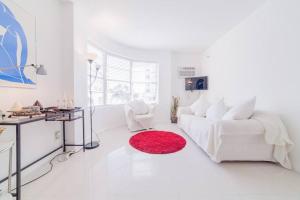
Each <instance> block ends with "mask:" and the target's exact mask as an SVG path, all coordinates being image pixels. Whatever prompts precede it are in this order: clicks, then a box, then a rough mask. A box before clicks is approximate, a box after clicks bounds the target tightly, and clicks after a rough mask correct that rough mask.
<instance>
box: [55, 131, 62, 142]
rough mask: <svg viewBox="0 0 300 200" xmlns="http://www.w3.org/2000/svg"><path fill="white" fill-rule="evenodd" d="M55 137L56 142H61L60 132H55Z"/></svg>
mask: <svg viewBox="0 0 300 200" xmlns="http://www.w3.org/2000/svg"><path fill="white" fill-rule="evenodd" d="M54 137H55V140H59V139H60V138H61V134H60V131H55V133H54Z"/></svg>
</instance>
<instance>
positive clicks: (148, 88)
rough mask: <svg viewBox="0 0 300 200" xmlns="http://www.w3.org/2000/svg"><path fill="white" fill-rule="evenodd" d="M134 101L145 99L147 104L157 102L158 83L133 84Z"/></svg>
mask: <svg viewBox="0 0 300 200" xmlns="http://www.w3.org/2000/svg"><path fill="white" fill-rule="evenodd" d="M132 99H143V100H144V101H145V102H148V103H153V102H156V101H157V84H156V83H133V84H132Z"/></svg>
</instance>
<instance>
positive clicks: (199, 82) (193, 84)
mask: <svg viewBox="0 0 300 200" xmlns="http://www.w3.org/2000/svg"><path fill="white" fill-rule="evenodd" d="M207 89H208V77H207V76H201V77H191V78H185V90H191V91H192V90H207Z"/></svg>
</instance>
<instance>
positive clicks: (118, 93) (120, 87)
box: [107, 81, 130, 104]
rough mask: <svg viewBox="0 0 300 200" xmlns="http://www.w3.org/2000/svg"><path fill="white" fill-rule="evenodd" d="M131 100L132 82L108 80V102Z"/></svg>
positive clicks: (115, 102)
mask: <svg viewBox="0 0 300 200" xmlns="http://www.w3.org/2000/svg"><path fill="white" fill-rule="evenodd" d="M129 100H130V83H127V82H120V81H107V103H108V104H124V103H126V102H128V101H129Z"/></svg>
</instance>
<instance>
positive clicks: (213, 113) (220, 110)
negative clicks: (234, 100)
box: [206, 99, 228, 121]
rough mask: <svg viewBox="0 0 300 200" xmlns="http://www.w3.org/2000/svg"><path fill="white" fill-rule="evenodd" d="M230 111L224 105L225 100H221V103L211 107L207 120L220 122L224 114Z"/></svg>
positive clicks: (208, 110) (207, 112)
mask: <svg viewBox="0 0 300 200" xmlns="http://www.w3.org/2000/svg"><path fill="white" fill-rule="evenodd" d="M227 111H228V107H227V106H226V105H225V103H224V99H221V100H220V101H219V102H217V103H215V104H213V105H211V106H210V107H209V108H208V109H207V111H206V117H207V119H211V120H214V121H216V120H220V119H222V117H223V116H224V114H225V113H226V112H227Z"/></svg>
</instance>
